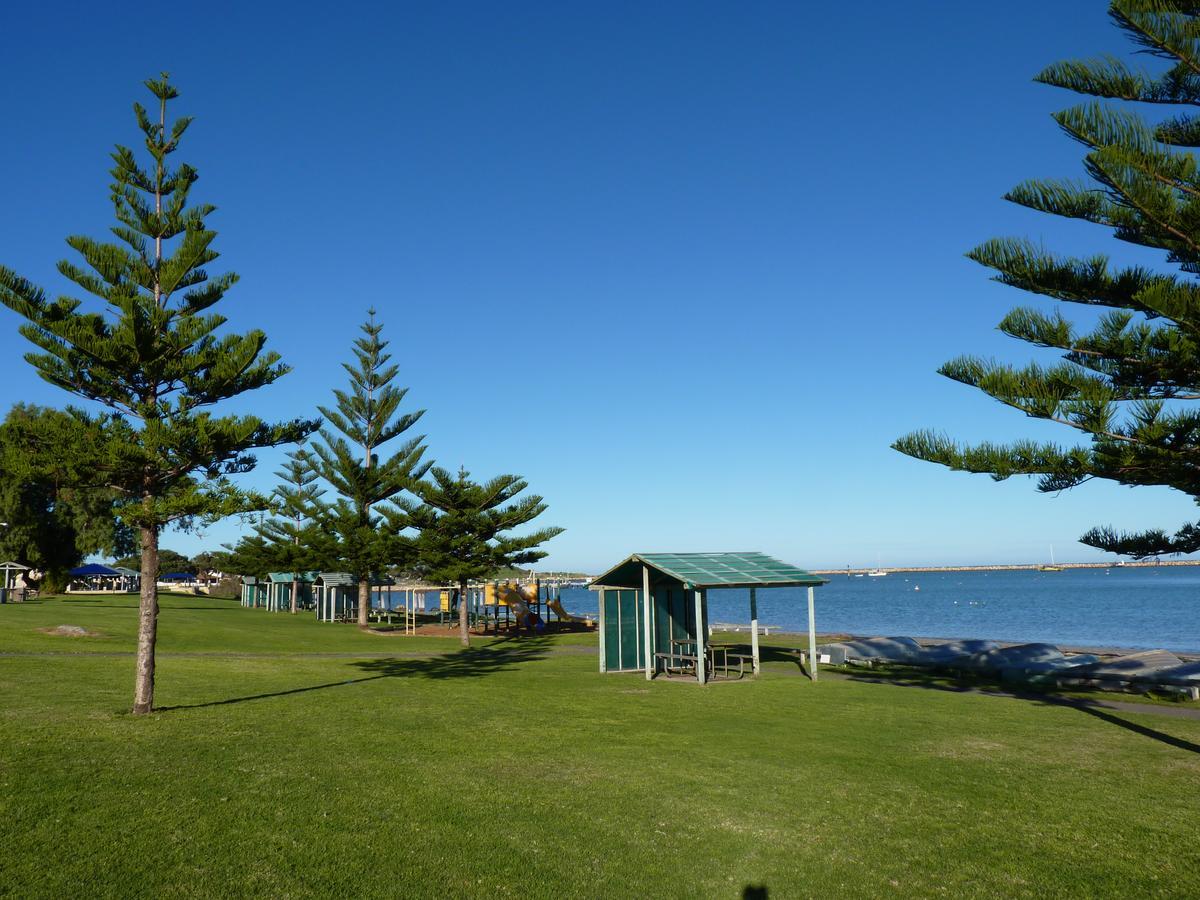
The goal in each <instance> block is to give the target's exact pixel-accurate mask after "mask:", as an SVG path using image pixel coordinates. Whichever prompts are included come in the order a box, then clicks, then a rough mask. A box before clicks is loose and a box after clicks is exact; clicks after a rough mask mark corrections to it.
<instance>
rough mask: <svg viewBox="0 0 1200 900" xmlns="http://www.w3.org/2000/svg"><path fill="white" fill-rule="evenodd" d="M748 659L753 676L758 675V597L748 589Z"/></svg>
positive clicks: (752, 589) (751, 589)
mask: <svg viewBox="0 0 1200 900" xmlns="http://www.w3.org/2000/svg"><path fill="white" fill-rule="evenodd" d="M750 658H751V660H753V663H754V665H753V668H754V674H755V675H757V674H758V596H757V595H756V593H755V589H754V588H750Z"/></svg>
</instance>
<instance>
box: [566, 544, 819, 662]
mask: <svg viewBox="0 0 1200 900" xmlns="http://www.w3.org/2000/svg"><path fill="white" fill-rule="evenodd" d="M823 584H828V581H827V579H824V578H819V577H817V576H816V575H813V574H812V573H810V572H806V571H805V570H804V569H800V568H797V567H796V566H793V565H790V564H788V563H785V562H781V561H780V560H778V559H775V558H773V557H770V556H767V555H766V554H765V553H635V554H633V555H632V556H630V557H629V558H628V559H625V560H623V561H622V562H620V563H618V564H617V565H615V566H613V567H612V568H611V569H609V570H608V571H607V572H605V573H604V574H603V575H600V576H598V577H596V578H594V579H592V582H591V584H590V585H589V587H590V588H591V589H592V590H595V591H598V592H599V595H600V671H601V672H622V671H624V672H629V671H643V670H644V671H645V673H646V678H647V680H649V679H651V678H653V677H654V676H655V675H656V674H658V673H659V672H660V671H666V670H667V669H669V668H670V667H671V666H672V665H673V663H674V662H675V661H676V660H681V659H687V660H690V661H691V662H692V664H693V665H694V668H695V672H696V680H697V681H698V682H699V683H700V684H704V683H705V682H706V681H707V680H708V675H709V672H708V669H709V668H710V667H711V666H712V662H711V661H710V659H709V654H710V652H711V651H710V649H709V646H708V625H709V622H708V589H709V588H749V589H750V634H751V639H750V646H751V654H752V655H751V662H752V665H753V670H754V674H755V675H757V674H758V673H759V668H760V663H759V652H758V589H759V588H781V587H806V588H808V647H809V652H808V659H809V669H810V672H809V674H810V676H811V677H812V678H814V679H815V678H816V677H817V671H816V658H817V656H816V647H817V635H816V617H815V614H814V607H813V589H814V588H817V587H820V586H821V585H823ZM688 651H694V652H688Z"/></svg>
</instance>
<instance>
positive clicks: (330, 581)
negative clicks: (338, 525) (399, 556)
mask: <svg viewBox="0 0 1200 900" xmlns="http://www.w3.org/2000/svg"><path fill="white" fill-rule="evenodd" d="M310 574H312V575H314V576H315V578H310V579H309V580H310V581H314V580H317V579H319V580H320V582H321V584H323V585H324V586H325V587H352V586H354V585H357V584H358V579H357V578H355V577H354V576H353V575H351V574H350V573H349V572H312V573H310ZM271 577H272V578H274V575H272V576H271ZM288 580H289V581H290V580H291V579H290V578H289V579H288ZM395 583H396V582H395V580H394V579H392V578H391V577H389V576H387V575H372V576H371V585H372V586H373V587H389V586H391V585H394V584H395Z"/></svg>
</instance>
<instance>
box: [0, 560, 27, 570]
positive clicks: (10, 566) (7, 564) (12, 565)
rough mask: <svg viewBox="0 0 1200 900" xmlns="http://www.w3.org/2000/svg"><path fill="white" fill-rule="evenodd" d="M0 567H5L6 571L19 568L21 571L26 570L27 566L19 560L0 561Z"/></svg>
mask: <svg viewBox="0 0 1200 900" xmlns="http://www.w3.org/2000/svg"><path fill="white" fill-rule="evenodd" d="M0 569H6V570H8V571H13V570H19V571H22V572H28V571H29V566H23V565H21V564H20V563H19V562H4V563H0Z"/></svg>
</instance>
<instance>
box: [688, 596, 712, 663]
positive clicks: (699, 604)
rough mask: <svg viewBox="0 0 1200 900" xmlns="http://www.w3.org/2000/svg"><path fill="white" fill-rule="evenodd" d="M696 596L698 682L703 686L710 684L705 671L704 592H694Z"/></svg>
mask: <svg viewBox="0 0 1200 900" xmlns="http://www.w3.org/2000/svg"><path fill="white" fill-rule="evenodd" d="M692 593H693V594H695V596H696V680H697V681H698V682H700V683H701V684H707V683H708V673H707V672H705V671H704V669H705V665H704V664H705V662H707V653H706V650H705V648H706V646H707V642H706V641H705V638H706V637H707V635H706V634H705V631H704V592H703V591H701V590H694V591H692Z"/></svg>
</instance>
